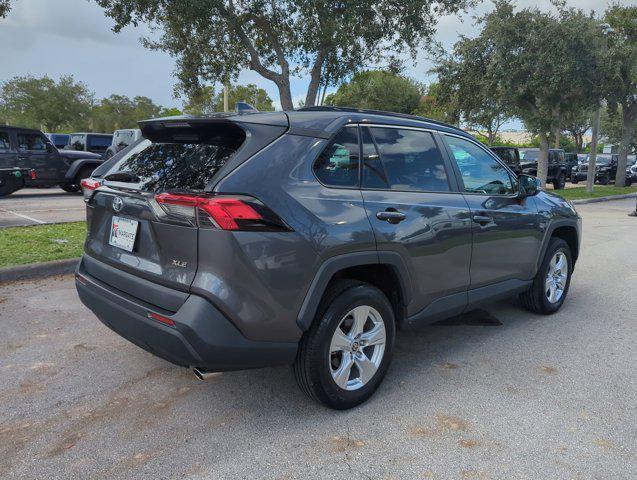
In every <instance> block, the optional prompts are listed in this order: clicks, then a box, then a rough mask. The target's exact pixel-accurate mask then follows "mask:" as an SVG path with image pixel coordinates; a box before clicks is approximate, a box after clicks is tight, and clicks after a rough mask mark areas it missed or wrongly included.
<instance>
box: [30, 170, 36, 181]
mask: <svg viewBox="0 0 637 480" xmlns="http://www.w3.org/2000/svg"><path fill="white" fill-rule="evenodd" d="M29 178H31V180H37V178H38V176H37V175H36V173H35V170H33V169H31V170H29Z"/></svg>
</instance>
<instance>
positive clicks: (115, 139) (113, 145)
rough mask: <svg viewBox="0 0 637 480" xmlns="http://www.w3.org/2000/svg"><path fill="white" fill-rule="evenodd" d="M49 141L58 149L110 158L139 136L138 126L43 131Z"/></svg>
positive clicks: (140, 133)
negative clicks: (111, 129)
mask: <svg viewBox="0 0 637 480" xmlns="http://www.w3.org/2000/svg"><path fill="white" fill-rule="evenodd" d="M45 135H46V136H47V137H48V139H49V140H51V143H52V144H53V145H55V147H56V148H58V149H60V150H76V151H80V152H91V153H97V154H99V155H101V156H103V157H104V158H111V157H112V156H113V155H115V154H116V153H117V152H119V151H120V150H122V149H123V148H126V147H127V146H129V145H130V144H131V143H133V142H135V141H136V140H139V138H141V135H142V132H141V130H139V129H138V128H124V129H121V130H115V132H114V133H113V134H110V133H45Z"/></svg>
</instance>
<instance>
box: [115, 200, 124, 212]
mask: <svg viewBox="0 0 637 480" xmlns="http://www.w3.org/2000/svg"><path fill="white" fill-rule="evenodd" d="M122 208H124V200H122V199H121V197H115V198H114V199H113V211H114V212H115V213H117V212H119V211H120V210H121V209H122Z"/></svg>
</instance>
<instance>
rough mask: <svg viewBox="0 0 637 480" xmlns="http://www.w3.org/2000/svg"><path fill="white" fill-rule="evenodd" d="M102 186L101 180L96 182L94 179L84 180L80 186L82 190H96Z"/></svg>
mask: <svg viewBox="0 0 637 480" xmlns="http://www.w3.org/2000/svg"><path fill="white" fill-rule="evenodd" d="M101 184H102V182H100V181H99V180H95V179H94V178H84V179H82V181H81V182H80V185H81V186H82V188H85V189H87V190H95V189H96V188H97V187H99V186H100V185H101Z"/></svg>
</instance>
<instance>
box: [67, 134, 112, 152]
mask: <svg viewBox="0 0 637 480" xmlns="http://www.w3.org/2000/svg"><path fill="white" fill-rule="evenodd" d="M112 142H113V135H111V134H109V133H71V137H70V138H69V143H68V145H67V146H66V149H67V150H79V151H81V152H92V153H97V154H98V155H100V156H104V154H105V153H106V149H107V148H108V147H110V146H111V143H112Z"/></svg>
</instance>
